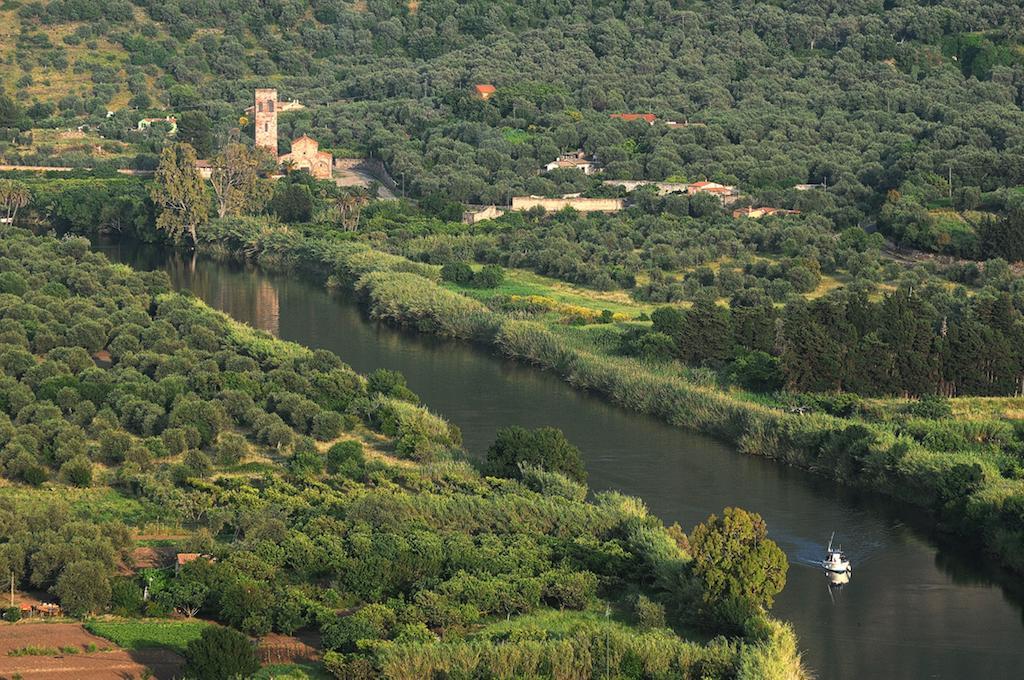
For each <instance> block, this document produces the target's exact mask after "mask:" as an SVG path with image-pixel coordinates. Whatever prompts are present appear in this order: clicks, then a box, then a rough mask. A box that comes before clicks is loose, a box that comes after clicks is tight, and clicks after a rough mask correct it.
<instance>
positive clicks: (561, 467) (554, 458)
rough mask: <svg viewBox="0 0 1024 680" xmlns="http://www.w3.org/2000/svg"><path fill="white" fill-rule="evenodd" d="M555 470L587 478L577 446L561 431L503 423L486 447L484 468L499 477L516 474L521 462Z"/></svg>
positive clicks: (570, 475) (570, 476)
mask: <svg viewBox="0 0 1024 680" xmlns="http://www.w3.org/2000/svg"><path fill="white" fill-rule="evenodd" d="M523 464H525V465H532V466H536V467H539V468H542V469H544V470H547V471H549V472H558V473H561V474H563V475H565V476H566V477H568V478H569V479H572V480H574V481H576V482H580V483H584V482H586V481H587V472H586V470H585V469H584V467H583V458H582V456H581V455H580V450H579V449H578V448H576V447H575V446H573V445H572V444H570V443H569V440H568V439H566V438H565V435H564V434H562V431H561V430H559V429H556V428H553V427H542V428H539V429H536V430H533V431H530V430H527V429H525V428H522V427H504V428H502V429H500V430H498V434H497V437H496V438H495V440H494V443H493V444H492V445H491V447H490V448H489V449H487V465H486V466H485V467H486V470H487V472H488V473H489V474H492V475H495V476H498V477H512V478H518V477H519V476H520V474H521V472H520V466H521V465H523Z"/></svg>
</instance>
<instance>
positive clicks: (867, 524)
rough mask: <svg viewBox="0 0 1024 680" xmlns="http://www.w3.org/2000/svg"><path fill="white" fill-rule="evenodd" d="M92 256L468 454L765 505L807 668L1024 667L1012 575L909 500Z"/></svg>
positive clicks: (525, 378) (214, 271)
mask: <svg viewBox="0 0 1024 680" xmlns="http://www.w3.org/2000/svg"><path fill="white" fill-rule="evenodd" d="M100 250H102V251H103V252H105V253H106V254H107V255H108V256H109V257H110V258H111V259H113V260H115V261H119V262H123V263H125V264H129V265H131V266H133V267H135V268H137V269H143V270H152V269H164V270H166V271H167V272H168V274H170V276H171V280H172V281H173V283H174V286H175V287H176V288H179V289H186V288H187V289H190V290H191V291H192V292H193V293H195V294H196V295H197V296H198V297H200V298H201V299H203V300H205V301H206V302H207V303H208V304H210V305H211V306H213V307H215V308H217V309H220V310H222V311H224V312H226V313H228V314H230V315H231V316H232V317H234V318H235V319H238V320H239V321H243V322H246V323H248V324H250V325H252V326H255V327H257V328H261V329H263V330H266V331H269V332H270V333H273V334H274V335H276V336H278V337H281V338H284V339H286V340H293V341H295V342H299V343H302V344H304V345H307V346H310V347H323V348H326V349H330V350H333V351H334V352H336V353H337V354H339V355H340V356H341V357H342V359H343V360H344V361H346V362H347V363H349V364H350V365H351V366H352V367H353V368H354V369H355V370H357V371H360V372H363V373H365V372H369V371H372V370H373V369H375V368H380V367H384V368H391V369H397V370H399V371H401V372H402V373H404V374H405V376H406V378H407V379H408V382H409V386H410V387H411V388H412V389H413V390H414V391H415V392H416V393H417V394H419V395H420V396H421V397H422V398H423V401H424V403H425V404H426V405H427V406H429V407H430V408H431V409H432V410H434V411H435V412H437V413H439V414H441V415H443V416H445V417H446V418H448V419H449V420H451V421H452V422H454V423H455V424H457V425H458V426H459V427H460V428H461V429H462V432H463V435H464V439H465V445H466V448H467V449H468V450H469V451H471V452H475V453H480V452H482V451H484V450H485V449H486V448H487V446H488V445H489V444H490V443H491V442H492V441H493V439H494V434H495V432H496V430H497V429H498V428H499V427H502V426H507V425H522V426H526V427H539V426H543V425H550V426H554V427H558V428H560V429H561V430H563V431H564V432H565V434H566V436H567V437H568V438H569V439H570V441H572V442H573V443H575V444H576V445H577V446H579V447H580V449H581V451H582V452H583V454H584V457H585V461H586V466H587V470H588V471H589V474H590V480H589V481H590V485H591V487H592V488H594V489H595V490H602V489H618V490H621V491H623V492H625V493H628V494H631V495H635V496H640V497H641V498H643V499H644V501H645V502H646V503H647V505H648V507H649V508H650V509H651V510H652V511H653V512H654V513H656V514H657V515H659V516H660V517H662V518H663V519H664V520H665V521H666V523H671V522H673V521H678V522H679V523H680V524H681V525H682V526H683V527H684V529H686V530H687V531H689V530H690V529H691V528H692V527H693V525H694V524H696V523H698V522H700V521H703V520H704V519H706V518H707V516H708V515H709V514H710V513H712V512H720V511H721V510H722V508H723V507H726V506H730V505H737V506H741V507H744V508H746V509H748V510H753V511H756V512H758V513H760V514H761V515H762V516H763V517H764V518H765V520H766V521H767V523H768V529H769V533H770V535H771V537H772V538H773V539H774V540H775V541H776V542H777V543H778V544H779V545H780V546H781V547H782V548H783V550H785V552H786V555H787V556H788V557H789V561H790V570H789V575H788V580H787V584H786V588H785V590H784V591H783V592H782V593H781V594H780V596H779V597H778V599H777V601H776V606H775V609H774V613H775V615H776V616H778V617H779V618H782V619H784V620H787V621H790V622H792V623H793V625H794V626H795V628H796V632H797V635H798V636H799V640H800V645H801V650H802V652H803V656H804V660H805V662H806V664H807V665H808V666H809V667H810V668H811V669H812V671H813V672H814V674H815V675H816V677H818V678H851V679H853V678H856V679H858V680H868V679H875V678H915V679H916V678H1021V677H1024V621H1022V601H1024V595H1022V592H1021V589H1020V587H1019V585H1018V584H1017V582H1016V581H1015V580H1013V579H1012V578H1010V577H1009V576H1008V575H1007V574H1005V573H1004V572H1001V571H1000V570H998V569H994V568H991V567H988V566H986V565H987V564H988V563H987V560H986V557H985V556H984V555H983V554H980V553H978V552H976V551H973V550H967V549H963V548H958V547H956V546H953V545H950V544H949V543H948V542H942V541H940V540H938V539H937V538H936V537H935V536H933V535H932V533H931V532H930V530H929V523H928V522H927V521H925V520H924V518H922V517H921V516H920V514H919V513H917V512H915V511H914V510H913V509H912V508H908V507H906V506H904V505H901V504H898V503H895V502H892V501H889V500H886V499H884V498H880V497H878V496H875V495H874V494H868V493H861V492H856V491H851V490H849V489H845V488H843V487H841V486H839V485H836V484H834V483H831V482H828V481H825V480H822V479H820V478H818V477H815V476H812V475H810V474H807V473H804V472H801V471H799V470H795V469H792V468H788V467H785V466H783V465H781V464H778V463H775V462H772V461H767V460H762V459H758V458H754V457H751V456H744V455H741V454H739V453H737V452H736V451H734V450H733V449H732V448H730V447H728V446H726V445H723V444H722V443H720V442H717V441H715V440H713V439H710V438H708V437H704V436H701V435H697V434H693V433H688V432H684V431H681V430H678V429H675V428H672V427H669V426H668V425H665V424H664V423H661V422H659V421H657V420H655V419H652V418H648V417H645V416H640V415H637V414H634V413H630V412H627V411H624V410H622V409H619V408H616V407H614V406H611V405H609V404H607V403H605V402H604V401H602V400H601V399H599V398H597V397H594V396H591V395H587V394H584V393H580V392H577V391H576V390H574V389H573V388H571V387H570V386H569V385H567V384H565V383H563V382H562V381H561V380H560V379H559V378H557V377H556V376H554V375H551V374H548V373H544V372H542V371H539V370H537V369H535V368H531V367H527V366H522V365H520V364H517V363H514V362H510V361H507V360H504V359H502V358H501V357H497V356H495V355H493V354H492V353H490V352H489V351H487V350H486V349H482V348H477V347H473V346H469V345H466V344H461V343H455V342H449V341H445V340H440V339H437V338H432V337H424V336H419V335H415V334H412V333H408V332H404V331H400V330H396V329H393V328H390V327H387V326H384V325H382V324H379V323H376V322H373V321H371V320H369V319H368V318H367V317H366V316H365V314H364V313H363V312H362V310H361V309H360V308H359V307H357V306H356V305H355V304H354V303H353V302H352V301H351V300H350V299H348V298H346V297H344V296H338V295H332V294H330V293H328V292H326V291H324V290H323V289H321V288H320V287H318V286H316V285H314V284H312V283H310V282H307V281H304V280H302V279H301V278H299V277H284V276H276V275H270V274H266V273H263V272H261V271H259V270H256V269H253V268H251V267H243V266H240V265H231V264H223V263H218V262H214V261H212V260H209V259H205V258H201V257H200V258H193V257H185V256H183V255H182V254H180V253H171V252H166V251H161V250H159V249H155V248H152V247H146V246H140V245H136V244H116V245H103V246H100ZM833 530H834V531H836V538H837V541H841V542H842V545H843V548H844V549H845V550H846V552H847V553H848V555H849V556H850V558H851V560H852V562H853V565H854V568H853V575H852V578H851V579H850V582H849V583H847V584H845V585H843V586H842V587H830V586H829V583H828V581H827V579H826V576H825V575H824V573H823V572H822V570H821V569H820V568H819V567H816V566H815V565H814V564H813V563H814V562H815V561H816V560H818V559H820V558H821V556H822V553H823V550H824V543H825V542H827V540H828V538H829V535H830V533H831V532H832V531H833Z"/></svg>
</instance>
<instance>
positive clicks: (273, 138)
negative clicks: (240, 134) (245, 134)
mask: <svg viewBox="0 0 1024 680" xmlns="http://www.w3.org/2000/svg"><path fill="white" fill-rule="evenodd" d="M254 115H255V121H254V122H255V130H256V147H257V148H259V149H266V150H267V151H269V152H270V153H272V154H274V157H275V158H276V157H277V90H275V89H273V88H261V89H258V90H256V109H255V112H254Z"/></svg>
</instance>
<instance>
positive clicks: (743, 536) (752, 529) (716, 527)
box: [690, 508, 789, 634]
mask: <svg viewBox="0 0 1024 680" xmlns="http://www.w3.org/2000/svg"><path fill="white" fill-rule="evenodd" d="M690 546H691V547H692V549H693V556H694V562H693V571H694V574H695V575H696V576H697V578H698V580H699V581H700V582H701V585H702V588H703V592H702V595H701V598H702V603H703V606H702V608H703V611H704V614H705V615H706V616H707V617H708V620H709V621H713V622H715V623H716V624H717V625H718V626H719V627H721V628H722V629H723V630H725V631H728V632H732V633H737V634H738V633H741V632H742V630H743V627H744V625H745V624H746V622H747V620H748V619H750V618H751V617H752V616H755V615H757V614H759V613H760V612H762V611H765V610H767V609H768V608H770V607H771V605H772V602H773V600H774V599H775V595H777V594H778V593H779V592H780V591H781V590H782V588H783V586H784V585H785V584H786V571H787V570H788V569H789V563H788V562H787V560H786V555H785V553H783V552H782V550H781V549H780V548H779V546H777V545H776V544H775V542H774V541H772V540H770V539H769V538H768V530H767V527H766V526H765V523H764V520H763V519H761V516H760V515H758V514H756V513H752V512H747V511H745V510H742V509H740V508H726V509H725V512H724V513H723V514H722V517H720V518H719V517H717V516H716V515H711V516H710V517H709V518H708V519H707V521H706V522H704V523H703V524H698V525H697V526H696V527H695V528H694V530H693V533H692V534H691V535H690Z"/></svg>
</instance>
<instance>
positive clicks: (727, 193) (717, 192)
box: [686, 182, 740, 204]
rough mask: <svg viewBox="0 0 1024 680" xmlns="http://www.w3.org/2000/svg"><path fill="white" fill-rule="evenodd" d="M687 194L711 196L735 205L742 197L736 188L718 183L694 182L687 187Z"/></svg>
mask: <svg viewBox="0 0 1024 680" xmlns="http://www.w3.org/2000/svg"><path fill="white" fill-rule="evenodd" d="M686 193H687V194H689V195H690V196H694V195H696V194H711V195H712V196H715V197H717V198H718V200H720V201H721V202H722V203H725V204H729V203H734V202H735V201H737V200H739V197H740V192H739V190H738V189H737V188H736V187H734V186H727V185H725V184H719V183H718V182H694V183H693V184H690V185H688V186H687V187H686Z"/></svg>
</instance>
